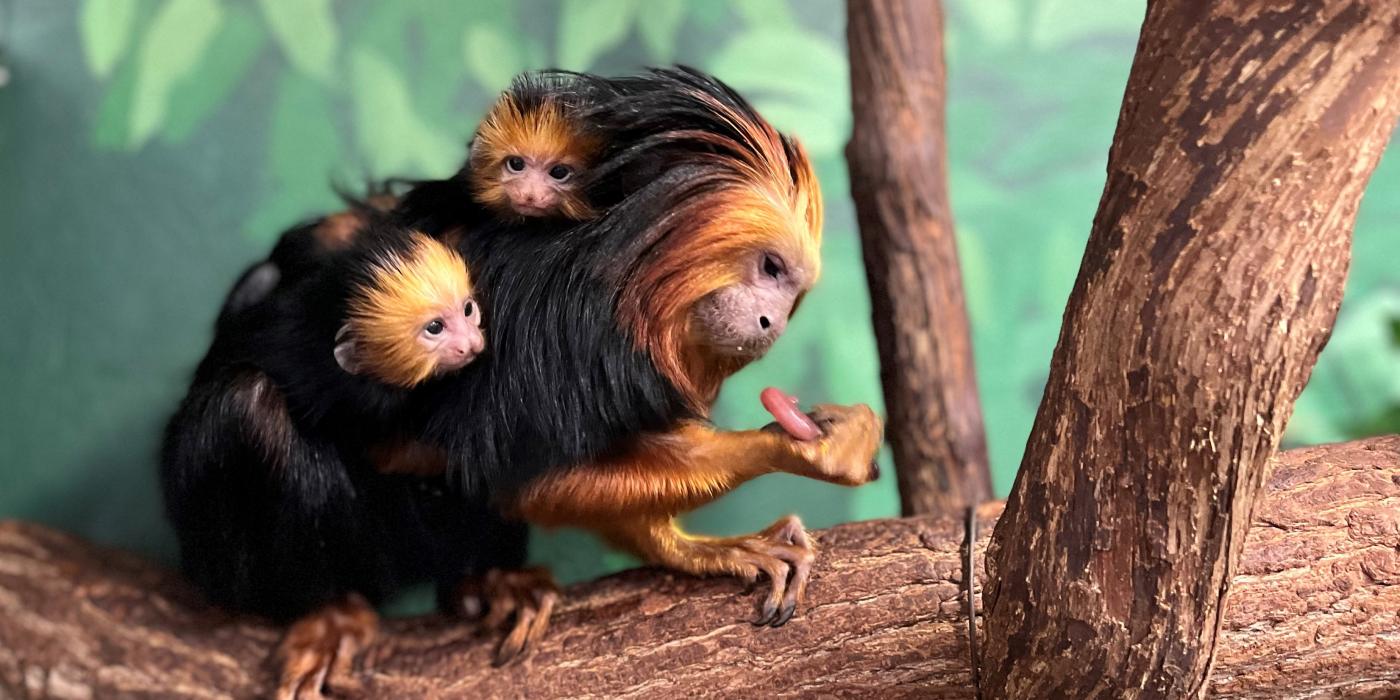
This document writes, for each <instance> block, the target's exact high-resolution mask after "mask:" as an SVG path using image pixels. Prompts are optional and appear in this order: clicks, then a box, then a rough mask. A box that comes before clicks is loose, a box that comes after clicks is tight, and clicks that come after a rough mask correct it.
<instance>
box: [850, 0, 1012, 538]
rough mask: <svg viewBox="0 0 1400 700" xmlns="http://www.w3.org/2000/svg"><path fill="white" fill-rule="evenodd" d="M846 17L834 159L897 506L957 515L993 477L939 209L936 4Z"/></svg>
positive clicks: (956, 273) (902, 4)
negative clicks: (846, 174)
mask: <svg viewBox="0 0 1400 700" xmlns="http://www.w3.org/2000/svg"><path fill="white" fill-rule="evenodd" d="M846 20H847V25H846V36H847V40H848V42H849V44H850V56H851V102H852V106H853V112H854V116H855V123H854V128H853V130H852V134H851V142H850V144H849V145H848V146H847V147H846V160H847V163H848V164H849V167H850V172H851V196H852V197H853V198H854V199H855V204H856V214H857V217H858V219H859V223H860V233H861V246H862V249H863V250H864V253H865V267H866V276H867V280H868V282H869V284H870V303H871V307H872V308H871V310H872V312H873V313H872V316H873V319H874V325H875V339H876V341H877V343H878V345H879V348H880V381H881V383H882V384H883V385H884V389H885V409H886V412H887V413H888V418H887V425H888V429H887V430H886V435H888V436H889V440H890V446H891V447H892V448H893V451H894V462H895V476H896V478H897V479H898V481H899V499H900V503H901V509H902V511H903V513H904V514H905V515H918V514H925V513H934V514H940V513H941V514H949V513H960V512H962V510H963V508H964V507H966V506H969V505H976V504H978V503H981V502H982V501H985V500H987V499H989V498H991V497H992V483H991V474H990V472H989V471H988V465H987V437H986V433H985V431H984V429H983V427H982V405H981V403H980V401H979V400H978V397H977V377H976V374H975V372H974V370H973V359H972V341H971V338H970V332H969V330H968V320H967V306H966V304H965V303H964V300H963V287H962V273H961V271H960V270H959V268H958V250H957V242H956V241H955V240H954V238H953V215H952V211H951V210H950V208H949V204H948V175H947V173H948V156H947V152H946V145H945V140H944V126H943V123H944V94H945V90H944V83H945V77H944V76H945V73H946V70H945V68H944V64H943V9H942V5H941V4H940V3H939V2H938V0H850V1H849V2H848V3H847V5H846Z"/></svg>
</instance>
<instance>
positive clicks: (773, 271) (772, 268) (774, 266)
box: [763, 255, 783, 279]
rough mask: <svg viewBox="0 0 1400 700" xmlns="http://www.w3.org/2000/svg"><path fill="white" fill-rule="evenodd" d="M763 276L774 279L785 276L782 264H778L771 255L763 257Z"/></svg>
mask: <svg viewBox="0 0 1400 700" xmlns="http://www.w3.org/2000/svg"><path fill="white" fill-rule="evenodd" d="M763 274H765V275H768V276H769V277H772V278H773V279H778V276H779V275H781V274H783V265H782V263H780V262H778V260H777V258H774V257H773V256H771V255H765V256H763Z"/></svg>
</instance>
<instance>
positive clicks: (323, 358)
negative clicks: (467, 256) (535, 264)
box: [161, 224, 489, 621]
mask: <svg viewBox="0 0 1400 700" xmlns="http://www.w3.org/2000/svg"><path fill="white" fill-rule="evenodd" d="M481 316H482V312H481V309H480V307H479V305H478V304H477V303H476V300H475V299H474V297H473V291H472V284H471V279H470V277H469V276H468V274H467V269H466V266H465V264H464V263H463V261H462V258H461V257H460V256H459V255H458V254H457V253H456V252H454V251H452V250H450V249H449V248H447V247H446V246H444V245H443V244H441V243H440V242H438V241H436V240H434V239H432V238H429V237H427V236H425V235H423V234H421V233H416V232H409V231H407V230H403V229H398V228H396V227H389V226H387V225H385V226H381V225H378V224H376V225H372V226H371V227H370V228H368V229H366V230H365V231H364V232H362V234H361V236H360V237H359V239H358V240H357V241H356V242H355V244H354V245H353V246H352V247H351V248H350V249H348V250H346V251H343V252H342V253H341V254H338V255H336V256H334V257H333V258H332V259H331V260H329V261H328V262H327V264H326V265H325V266H324V267H323V268H322V269H320V270H318V271H317V272H316V273H314V274H311V275H308V276H307V277H306V278H304V279H302V280H300V281H298V283H297V284H296V285H295V286H293V287H291V288H286V289H278V290H276V291H275V292H273V293H272V294H271V296H269V297H268V298H267V299H265V300H263V301H262V302H259V303H258V304H256V305H255V306H253V307H250V308H248V309H245V310H244V311H242V312H240V313H238V314H234V315H232V316H231V317H230V318H228V319H227V321H226V322H225V323H221V325H220V326H219V327H218V329H217V331H216V334H215V338H214V341H213V343H212V347H211V348H210V350H209V352H208V354H207V355H206V356H205V358H204V360H203V362H201V364H200V366H199V368H198V369H197V371H196V374H195V377H194V381H193V383H192V384H191V386H190V390H189V393H188V394H187V395H186V397H185V399H184V401H183V402H182V403H181V405H180V408H179V409H178V411H177V412H176V414H175V416H174V417H173V418H172V419H171V421H170V424H169V426H168V428H167V430H166V436H165V442H164V447H163V451H162V455H161V480H162V483H163V487H164V492H165V504H166V509H167V511H168V513H169V515H170V519H171V521H172V523H173V524H174V526H175V531H176V534H177V536H178V538H179V542H180V552H181V560H182V564H183V567H184V570H185V572H186V573H187V575H188V576H189V577H190V579H191V580H192V581H193V582H194V583H196V584H197V585H198V586H199V587H201V588H202V589H203V590H204V591H205V593H206V594H207V595H208V596H209V597H210V599H211V600H213V601H214V602H216V603H218V604H220V605H223V606H226V607H229V608H233V609H236V610H244V611H250V612H255V613H258V614H262V615H266V616H268V617H271V618H273V619H278V620H290V619H294V618H297V617H300V616H303V615H306V614H307V613H310V612H312V611H314V610H317V609H319V608H321V607H322V606H327V605H332V604H339V603H343V602H344V601H345V600H346V597H347V596H350V595H351V594H358V595H361V596H364V598H366V599H368V600H369V601H371V602H372V601H375V600H377V599H379V598H381V597H382V596H384V595H387V594H388V593H389V592H392V591H393V590H396V589H397V588H398V587H399V586H401V585H403V584H404V582H405V581H411V580H421V579H428V580H432V579H435V578H437V577H442V578H444V579H450V580H452V582H453V583H455V582H456V581H457V580H458V579H459V578H460V577H461V576H462V574H463V572H462V571H458V570H453V571H450V572H439V571H436V570H435V569H434V566H435V565H434V563H433V561H434V559H435V557H437V556H438V554H439V553H440V552H441V551H445V549H444V548H453V547H458V546H461V545H458V544H456V541H457V540H459V539H463V538H464V535H463V533H462V532H460V531H458V529H454V526H453V525H451V524H450V523H448V524H445V525H443V527H444V528H445V529H446V530H447V534H444V535H438V534H436V533H430V532H428V531H427V530H425V529H423V528H421V527H420V528H418V529H401V530H396V529H394V528H393V527H390V526H389V525H390V524H397V523H401V522H421V521H422V520H423V519H424V517H425V516H424V515H423V514H422V513H421V512H419V509H420V504H421V499H419V501H414V500H413V499H412V498H409V497H407V496H406V495H405V494H406V493H408V492H409V490H410V487H412V488H415V489H416V488H418V487H419V485H418V484H417V483H414V484H412V485H410V484H408V483H407V481H406V480H405V479H398V480H396V478H395V477H393V476H389V475H379V474H376V473H374V472H372V470H369V469H367V468H364V465H363V460H362V459H361V458H360V455H361V453H362V451H363V445H364V444H365V443H366V441H368V440H370V439H372V438H371V435H372V434H373V433H374V432H375V431H377V430H380V429H381V428H382V426H384V425H386V424H390V423H392V421H393V420H395V419H396V418H397V416H398V415H399V414H400V413H401V412H402V411H404V410H405V406H406V401H407V398H408V395H409V389H410V388H411V387H414V386H416V385H418V384H421V383H423V382H425V381H427V380H429V379H430V378H432V377H435V376H439V375H442V374H446V373H449V372H454V371H457V370H460V369H461V368H462V367H464V366H465V365H466V364H468V363H469V362H471V361H472V360H473V359H474V358H476V357H477V356H478V355H479V354H480V353H481V352H482V350H483V348H484V339H483V334H482V331H481V325H480V324H481ZM415 493H416V491H415ZM404 508H410V509H412V510H413V512H412V513H410V514H400V510H401V509H404ZM462 527H466V526H465V525H463V526H462ZM473 536H484V535H482V534H481V533H474V534H473ZM485 536H489V535H485ZM364 619H367V620H370V621H372V620H373V616H372V613H370V614H369V615H368V617H364Z"/></svg>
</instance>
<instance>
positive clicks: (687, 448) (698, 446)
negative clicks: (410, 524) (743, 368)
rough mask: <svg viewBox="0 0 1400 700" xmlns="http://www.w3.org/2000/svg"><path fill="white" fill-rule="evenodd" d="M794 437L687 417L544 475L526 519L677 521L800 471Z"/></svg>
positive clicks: (526, 498)
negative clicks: (749, 486)
mask: <svg viewBox="0 0 1400 700" xmlns="http://www.w3.org/2000/svg"><path fill="white" fill-rule="evenodd" d="M790 443H791V440H789V439H788V438H786V437H784V436H782V435H780V434H777V433H772V432H766V431H762V430H747V431H742V432H723V431H718V430H715V429H714V428H711V427H708V426H705V425H702V424H699V423H687V424H684V425H682V426H681V427H680V428H678V429H676V430H675V431H673V432H670V433H666V434H663V435H656V436H648V437H646V438H643V439H640V440H638V442H637V443H636V444H634V445H633V446H632V448H631V449H629V450H627V451H626V452H625V453H624V454H622V455H619V456H617V457H614V458H612V459H606V460H602V461H599V462H595V463H593V464H588V465H580V466H576V467H573V468H571V469H569V470H568V471H565V472H563V473H560V474H553V475H550V476H548V477H545V478H542V479H540V480H537V481H535V482H534V483H532V484H530V485H529V486H528V487H527V488H526V489H525V491H524V492H523V493H522V494H521V495H520V497H519V498H518V499H517V500H516V505H517V508H518V509H519V513H520V515H521V516H522V517H523V518H525V519H526V520H528V521H530V522H532V523H535V524H538V525H546V526H556V525H573V526H577V527H585V528H589V529H600V526H602V525H606V524H608V523H610V522H613V521H615V520H616V519H617V518H618V517H619V516H621V515H628V516H655V517H659V518H661V519H662V520H669V519H670V518H671V517H672V516H675V515H678V514H680V513H684V512H687V511H690V510H693V509H695V508H697V507H699V506H701V505H704V504H706V503H708V502H710V501H712V500H714V499H716V498H718V497H720V496H722V495H724V494H725V493H728V492H729V491H730V490H732V489H733V488H734V487H736V486H738V485H739V484H742V483H744V482H745V481H748V480H749V479H752V478H754V477H756V476H761V475H763V474H768V473H770V472H775V471H798V470H800V469H801V468H802V466H803V465H802V460H801V458H800V457H798V456H797V455H796V453H794V452H793V450H792V449H791V448H790V447H789V446H788V445H789V444H790Z"/></svg>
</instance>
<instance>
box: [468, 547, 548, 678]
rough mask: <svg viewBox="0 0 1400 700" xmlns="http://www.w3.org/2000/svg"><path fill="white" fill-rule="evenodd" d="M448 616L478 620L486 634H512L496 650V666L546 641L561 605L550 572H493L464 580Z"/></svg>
mask: <svg viewBox="0 0 1400 700" xmlns="http://www.w3.org/2000/svg"><path fill="white" fill-rule="evenodd" d="M449 601H450V605H449V607H448V609H447V610H446V612H451V613H455V614H457V615H461V616H463V617H467V618H479V619H480V620H481V628H482V630H483V631H487V632H492V633H496V632H501V631H504V630H505V628H506V627H507V623H509V628H510V629H509V631H508V632H506V634H505V636H504V637H503V638H502V639H501V642H500V644H499V645H498V646H497V647H496V656H495V659H494V663H495V664H496V665H497V666H501V665H504V664H506V663H509V662H511V661H513V660H515V659H516V658H518V657H519V656H520V655H521V653H522V652H524V651H525V650H526V649H527V648H528V647H530V646H531V645H534V644H536V643H537V642H539V641H540V640H541V639H543V638H544V633H545V630H547V629H549V618H550V616H551V615H553V614H554V606H555V605H556V604H558V602H559V585H558V584H557V583H555V582H554V576H553V575H551V574H550V573H549V570H548V569H545V568H542V567H530V568H525V569H514V570H511V569H491V570H489V571H487V572H486V573H485V574H483V575H481V576H473V577H469V578H467V579H465V580H464V581H463V582H462V583H461V585H460V586H458V587H457V589H456V590H455V591H454V592H453V594H452V595H451V596H450V598H449Z"/></svg>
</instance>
